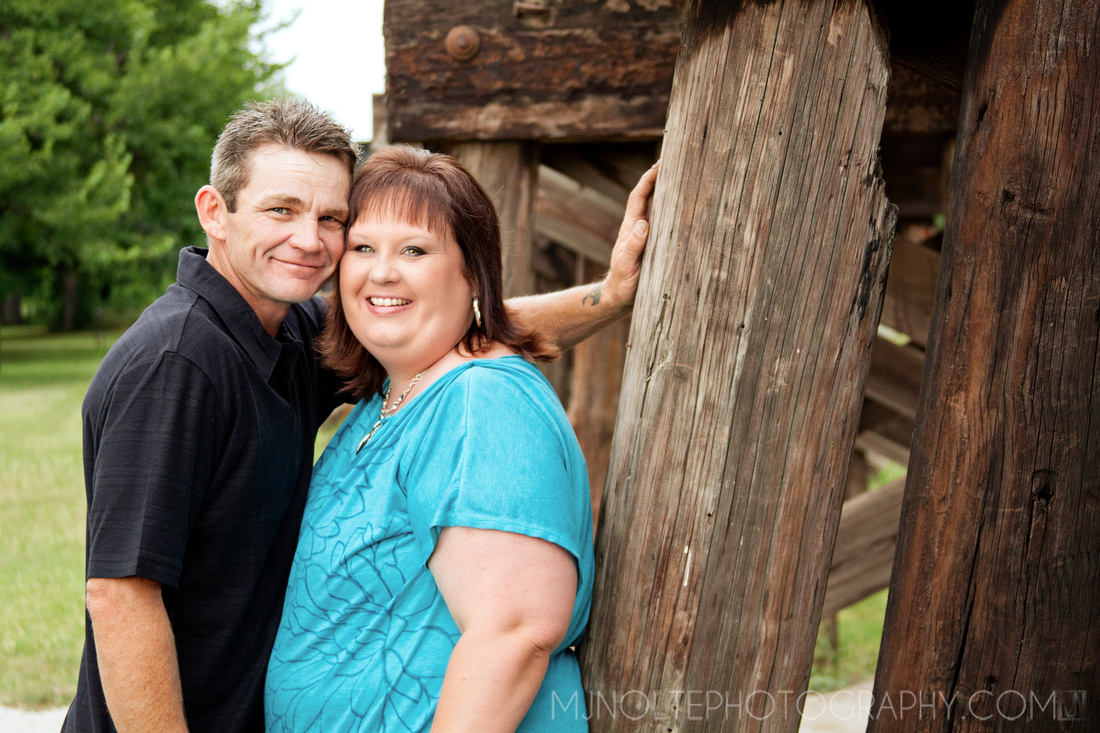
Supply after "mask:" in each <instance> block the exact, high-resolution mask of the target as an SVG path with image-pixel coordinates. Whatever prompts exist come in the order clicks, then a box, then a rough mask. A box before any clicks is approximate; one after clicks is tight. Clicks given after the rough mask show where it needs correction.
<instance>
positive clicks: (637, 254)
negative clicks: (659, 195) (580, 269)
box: [584, 161, 661, 310]
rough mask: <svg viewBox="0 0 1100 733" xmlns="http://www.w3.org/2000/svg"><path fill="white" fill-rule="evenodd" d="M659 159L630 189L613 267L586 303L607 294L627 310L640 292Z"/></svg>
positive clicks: (589, 303)
mask: <svg viewBox="0 0 1100 733" xmlns="http://www.w3.org/2000/svg"><path fill="white" fill-rule="evenodd" d="M660 165H661V164H660V161H658V162H656V163H654V164H653V167H652V168H650V169H649V170H648V171H646V172H645V174H644V175H643V176H642V177H641V178H640V179H639V180H638V185H636V186H635V187H634V190H633V191H631V192H630V198H629V199H627V202H626V214H625V215H624V216H623V223H622V226H620V227H619V237H618V239H616V240H615V248H614V249H613V250H611V269H610V270H608V272H607V277H605V278H604V280H603V282H602V283H598V284H596V285H595V286H593V287H592V288H591V290H590V291H589V293H588V294H586V295H585V297H584V302H585V305H599V304H600V301H601V300H602V299H604V298H607V300H608V301H609V305H614V306H619V307H621V308H623V309H624V310H625V309H626V308H629V307H631V306H632V305H634V296H635V295H636V294H637V292H638V275H639V274H640V273H641V271H642V253H643V252H644V251H645V243H646V237H647V236H648V234H649V208H650V202H651V201H652V200H653V189H654V187H655V186H656V184H657V172H658V170H659V168H660Z"/></svg>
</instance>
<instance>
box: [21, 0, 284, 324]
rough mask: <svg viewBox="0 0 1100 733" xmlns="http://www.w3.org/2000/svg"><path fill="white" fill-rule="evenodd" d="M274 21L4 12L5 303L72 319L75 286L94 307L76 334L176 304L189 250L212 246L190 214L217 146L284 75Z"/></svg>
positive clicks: (219, 11) (51, 3)
mask: <svg viewBox="0 0 1100 733" xmlns="http://www.w3.org/2000/svg"><path fill="white" fill-rule="evenodd" d="M261 13H262V8H261V6H260V3H259V2H221V3H219V4H218V5H214V4H211V3H210V2H207V1H206V0H4V2H3V3H2V4H0V296H4V295H7V294H8V293H11V292H16V291H20V292H23V293H35V292H37V293H41V294H45V295H48V296H52V297H50V298H49V299H50V300H51V301H52V302H55V303H58V304H59V303H60V302H61V297H60V296H61V295H62V290H64V289H65V286H66V285H67V290H68V292H67V295H68V296H69V297H70V299H71V298H72V297H73V296H74V295H76V294H80V295H83V296H84V297H83V298H82V300H81V307H80V308H78V309H76V310H75V313H70V315H76V316H77V320H78V322H77V323H76V324H69V325H79V321H80V320H81V319H83V320H84V322H85V323H86V322H87V320H88V318H89V317H90V313H91V309H92V306H94V305H97V304H99V302H101V301H102V300H104V299H110V300H112V301H113V302H114V303H115V304H118V303H120V302H126V301H127V300H134V299H136V300H139V301H143V302H148V300H149V299H150V298H151V297H153V296H154V295H155V294H156V293H159V292H160V291H162V290H163V287H164V285H165V284H166V282H169V281H170V280H171V278H172V276H173V274H174V272H175V260H176V252H177V251H178V250H179V248H180V247H182V246H185V245H187V244H190V243H194V242H201V241H202V240H201V230H200V229H199V227H198V223H197V221H196V219H195V214H194V206H193V203H192V201H193V197H194V194H195V191H196V190H197V189H198V188H199V187H200V186H202V185H203V184H204V183H205V182H206V181H207V177H208V166H209V160H210V151H211V148H212V147H213V144H214V141H215V139H216V138H217V135H218V133H219V131H220V130H221V128H222V127H223V126H224V124H225V121H226V119H227V117H228V116H229V115H230V114H231V113H232V112H233V111H235V110H237V109H239V108H240V107H241V106H242V105H243V104H244V102H245V101H246V100H248V99H255V98H259V97H264V96H268V95H269V94H271V93H272V92H274V91H276V82H275V77H276V74H277V72H278V70H279V69H280V68H281V67H280V66H279V65H276V64H271V63H267V62H265V61H264V60H263V58H262V57H261V55H260V54H259V53H258V52H257V51H255V50H253V49H254V48H256V47H257V46H258V41H259V39H258V38H257V37H256V36H255V33H254V30H253V29H254V28H255V27H256V26H257V24H258V22H259V21H260V20H261ZM77 285H79V287H76V286H77ZM97 301H99V302H97ZM57 310H58V313H60V308H59V309H57ZM69 310H70V311H72V310H73V309H72V308H71V307H70V309H69Z"/></svg>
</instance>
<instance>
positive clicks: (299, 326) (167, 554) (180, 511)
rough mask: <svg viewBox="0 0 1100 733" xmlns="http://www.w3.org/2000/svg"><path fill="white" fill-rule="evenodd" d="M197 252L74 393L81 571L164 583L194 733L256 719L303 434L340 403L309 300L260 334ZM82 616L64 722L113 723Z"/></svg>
mask: <svg viewBox="0 0 1100 733" xmlns="http://www.w3.org/2000/svg"><path fill="white" fill-rule="evenodd" d="M205 254H206V251H205V250H202V249H198V248H189V249H186V250H184V251H182V252H181V253H180V262H179V270H178V276H177V282H176V283H175V284H174V285H172V286H171V287H169V288H168V290H167V292H166V293H165V294H164V295H163V296H162V297H160V298H159V299H157V301H156V302H154V303H153V304H152V305H151V306H149V308H148V309H146V311H145V312H144V313H143V314H142V315H141V318H140V319H139V320H138V321H137V323H135V324H134V326H133V327H132V328H130V329H129V330H128V331H127V332H126V333H125V334H124V335H123V336H122V338H120V339H119V341H118V343H116V344H115V345H114V346H113V347H112V348H111V350H110V352H109V353H108V354H107V356H106V358H105V359H104V360H103V363H102V364H101V365H100V367H99V370H98V371H97V372H96V375H95V378H94V379H93V380H92V384H91V387H90V388H89V389H88V394H87V396H86V397H85V399H84V409H83V418H84V479H85V485H86V491H87V496H88V536H87V577H89V578H92V577H98V578H119V577H127V576H132V575H138V576H142V577H145V578H149V579H151V580H155V581H157V582H159V583H161V584H162V587H163V594H164V604H165V607H166V608H167V611H168V616H169V618H170V620H171V623H172V629H173V632H174V633H175V638H176V648H177V652H178V655H179V666H180V676H181V682H182V687H183V701H184V708H185V712H186V715H187V722H188V725H189V727H190V729H191V730H192V731H202V730H209V731H246V730H247V731H262V730H263V682H264V672H265V670H266V667H267V660H268V655H269V654H270V651H271V646H272V643H273V641H274V638H275V632H276V630H277V628H278V624H279V616H280V613H281V612H282V607H283V594H284V591H285V589H286V582H287V576H288V574H289V572H290V565H291V560H292V558H293V556H294V550H295V545H296V544H297V541H298V529H299V525H300V524H301V519H302V509H303V506H304V504H305V497H306V491H307V489H308V488H309V478H310V471H311V469H312V466H313V443H314V439H315V437H316V434H317V428H318V426H319V425H320V424H321V422H322V421H323V420H324V419H325V418H326V417H327V416H328V414H329V413H330V412H331V411H332V410H333V408H334V407H335V406H336V405H337V404H338V402H339V400H338V399H337V398H336V397H335V392H336V386H337V385H336V382H335V379H334V378H333V376H332V375H331V374H330V373H328V372H326V371H323V370H321V369H319V367H318V365H317V360H316V358H315V355H314V351H313V348H312V342H313V339H314V337H315V336H316V335H317V333H318V330H319V327H320V323H321V318H322V308H321V306H320V304H319V301H318V300H317V299H314V300H313V301H310V302H308V303H305V304H302V305H296V306H293V307H292V308H291V310H290V313H289V314H288V315H287V317H286V319H285V320H284V322H283V324H282V327H281V328H280V330H279V333H278V335H277V336H276V337H275V338H272V337H271V336H270V335H269V334H268V333H267V332H266V331H264V329H263V326H262V325H261V324H260V321H259V319H258V318H257V316H256V314H255V313H254V312H253V311H252V309H251V307H250V306H249V305H248V303H246V302H245V300H244V298H242V297H241V295H240V294H239V293H238V292H237V291H236V290H235V289H234V288H233V286H231V285H230V284H229V282H228V281H227V280H226V279H225V278H223V277H222V276H221V275H220V274H218V273H217V272H216V271H215V270H214V268H213V267H212V266H210V265H209V264H208V263H207V262H206V259H205ZM85 621H86V637H85V644H84V657H83V659H82V661H81V665H80V679H79V683H78V688H77V694H76V698H75V700H74V701H73V703H72V706H71V707H70V709H69V713H68V716H67V718H66V721H65V726H64V730H66V731H104V730H114V727H113V725H112V724H111V721H110V717H109V715H108V713H107V708H106V704H105V702H104V698H103V690H102V685H101V682H100V678H99V669H98V664H97V661H96V654H95V639H94V629H93V628H92V625H91V621H90V619H87V618H86V620H85Z"/></svg>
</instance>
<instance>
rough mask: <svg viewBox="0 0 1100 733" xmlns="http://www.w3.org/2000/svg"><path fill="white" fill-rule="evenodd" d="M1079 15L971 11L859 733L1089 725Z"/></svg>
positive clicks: (1099, 161) (1094, 308) (1094, 156)
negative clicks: (885, 596)
mask: <svg viewBox="0 0 1100 733" xmlns="http://www.w3.org/2000/svg"><path fill="white" fill-rule="evenodd" d="M1098 18H1100V3H1098V2H1097V1H1096V0H980V1H979V3H978V12H977V14H976V16H975V23H974V37H973V40H972V41H971V45H970V47H971V49H972V52H971V56H970V58H969V61H968V64H967V73H966V81H965V84H964V89H963V105H962V114H961V116H960V119H961V124H960V134H959V140H958V150H957V152H956V157H955V165H954V171H955V173H954V176H953V178H952V183H951V193H950V204H949V209H948V212H947V226H946V230H945V233H944V243H943V260H942V263H941V267H940V277H939V285H938V288H937V290H936V300H935V308H934V317H933V323H934V324H936V325H935V331H934V333H933V334H932V337H931V342H930V351H929V356H928V358H929V366H928V377H927V380H926V385H925V389H924V390H923V393H922V397H921V401H920V406H919V409H918V414H917V422H916V434H915V436H914V442H913V456H912V460H911V461H910V465H909V480H908V485H907V486H906V490H905V497H904V502H903V507H902V517H903V519H902V526H901V531H900V534H899V537H898V552H897V559H896V562H895V568H894V573H893V578H892V580H891V586H890V598H889V602H888V604H887V611H886V623H885V629H884V633H883V642H882V648H881V651H880V653H879V660H880V664H879V669H878V674H877V677H876V681H875V690H874V699H875V702H876V705H875V708H874V710H873V713H874V715H873V717H872V719H871V722H870V727H869V730H870V731H872V732H874V731H890V733H894V732H896V731H929V730H934V731H950V732H952V733H955V732H961V731H988V730H997V731H1007V732H1010V733H1011V732H1014V731H1020V732H1021V733H1022V732H1023V731H1028V732H1029V733H1030V732H1032V731H1080V732H1082V733H1084V732H1085V731H1094V730H1096V724H1097V721H1100V665H1098V664H1097V660H1098V659H1100V633H1097V631H1098V629H1100V562H1098V560H1097V559H1098V558H1100V491H1098V488H1100V487H1098V482H1097V477H1098V476H1100V440H1098V439H1097V437H1096V435H1095V434H1094V433H1093V432H1092V431H1093V430H1094V429H1095V428H1096V426H1097V425H1100V368H1098V366H1097V365H1098V364H1100V338H1098V323H1100V257H1098V256H1097V255H1098V252H1100V235H1098V232H1100V226H1098V215H1100V124H1097V121H1098V120H1100V22H1098ZM906 694H908V695H910V696H913V695H915V694H920V695H922V698H921V699H922V701H923V702H924V703H925V704H926V705H929V706H932V707H921V708H919V709H918V708H916V707H910V708H908V709H907V710H905V711H900V710H899V707H898V701H899V700H900V699H901V698H902V696H903V695H906ZM888 701H891V702H888ZM891 704H892V708H887V707H885V706H886V705H891ZM1021 711H1022V712H1021Z"/></svg>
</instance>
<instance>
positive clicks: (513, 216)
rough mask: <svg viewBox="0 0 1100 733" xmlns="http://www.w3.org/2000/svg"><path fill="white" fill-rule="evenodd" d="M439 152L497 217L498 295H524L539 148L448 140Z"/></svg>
mask: <svg viewBox="0 0 1100 733" xmlns="http://www.w3.org/2000/svg"><path fill="white" fill-rule="evenodd" d="M442 150H443V152H445V153H447V154H448V155H453V156H454V157H455V158H457V159H458V160H459V161H460V162H461V163H462V164H463V165H464V166H466V167H467V168H468V169H469V170H470V172H471V173H473V174H474V178H476V179H477V180H478V183H480V184H481V185H482V186H483V187H484V188H485V191H486V192H487V193H488V194H489V195H490V196H491V197H492V199H493V204H494V205H495V206H496V208H497V213H498V214H500V229H501V237H502V239H503V246H504V253H503V254H504V297H506V298H510V297H512V296H514V295H528V294H530V293H531V288H532V283H533V278H532V276H531V256H532V255H531V250H532V246H533V244H532V243H533V239H532V235H533V232H534V220H535V193H536V191H537V188H538V174H539V144H538V143H536V142H530V141H523V142H448V143H446V144H444V145H442Z"/></svg>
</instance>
